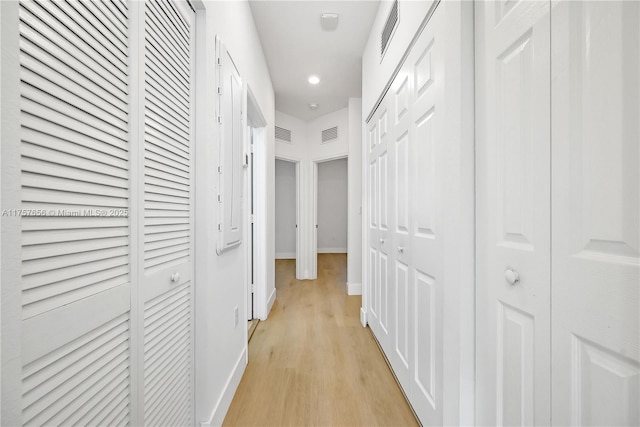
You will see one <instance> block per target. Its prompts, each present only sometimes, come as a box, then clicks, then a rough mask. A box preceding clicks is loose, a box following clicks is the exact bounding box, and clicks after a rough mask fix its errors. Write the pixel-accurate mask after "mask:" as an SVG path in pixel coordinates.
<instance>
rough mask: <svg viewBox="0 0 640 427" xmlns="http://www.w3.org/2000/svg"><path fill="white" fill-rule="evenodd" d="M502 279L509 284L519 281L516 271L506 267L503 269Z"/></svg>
mask: <svg viewBox="0 0 640 427" xmlns="http://www.w3.org/2000/svg"><path fill="white" fill-rule="evenodd" d="M504 279H505V280H506V281H507V282H509V284H510V285H515V284H516V283H518V282H519V281H520V275H519V274H518V272H517V271H515V270H512V269H510V268H507V269H506V270H505V271H504Z"/></svg>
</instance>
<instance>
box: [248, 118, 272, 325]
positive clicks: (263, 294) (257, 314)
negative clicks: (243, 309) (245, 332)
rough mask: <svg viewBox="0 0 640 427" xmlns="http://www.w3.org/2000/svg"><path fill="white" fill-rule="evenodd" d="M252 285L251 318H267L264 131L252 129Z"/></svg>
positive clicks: (265, 148) (265, 153) (265, 154)
mask: <svg viewBox="0 0 640 427" xmlns="http://www.w3.org/2000/svg"><path fill="white" fill-rule="evenodd" d="M253 131H254V133H253V137H254V139H253V218H254V221H253V269H254V270H253V285H254V287H255V293H254V302H255V305H254V307H253V308H254V313H253V316H254V318H258V319H261V320H265V319H266V318H267V314H268V313H269V310H268V302H267V271H268V268H267V265H268V263H269V262H273V260H268V259H267V254H268V251H267V179H266V175H267V158H266V157H267V137H266V136H267V135H266V132H267V128H266V127H261V128H253Z"/></svg>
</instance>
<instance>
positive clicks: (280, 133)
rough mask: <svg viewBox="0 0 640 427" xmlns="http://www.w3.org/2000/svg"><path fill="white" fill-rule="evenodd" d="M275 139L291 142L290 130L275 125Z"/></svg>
mask: <svg viewBox="0 0 640 427" xmlns="http://www.w3.org/2000/svg"><path fill="white" fill-rule="evenodd" d="M276 139H279V140H280V141H284V142H288V143H289V144H291V131H290V130H289V129H285V128H281V127H280V126H276Z"/></svg>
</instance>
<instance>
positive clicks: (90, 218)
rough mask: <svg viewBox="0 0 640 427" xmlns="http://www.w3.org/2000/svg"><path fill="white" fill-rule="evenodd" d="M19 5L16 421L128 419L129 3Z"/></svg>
mask: <svg viewBox="0 0 640 427" xmlns="http://www.w3.org/2000/svg"><path fill="white" fill-rule="evenodd" d="M19 17H20V42H19V46H20V95H21V101H20V109H21V117H20V125H21V162H20V170H21V180H20V185H21V187H22V191H21V200H22V206H21V208H22V209H23V215H25V216H24V217H23V218H22V221H21V223H22V232H21V237H22V238H21V244H22V250H21V257H22V281H21V287H22V319H23V321H22V331H23V333H22V340H23V343H22V349H23V350H22V354H21V360H22V363H23V369H22V388H23V390H22V422H23V424H24V425H88V424H92V423H97V424H100V423H108V424H109V425H116V424H118V423H122V422H124V423H128V421H129V416H130V414H129V411H130V395H129V392H130V389H131V380H130V378H131V373H130V370H129V367H130V353H131V349H130V348H129V343H130V323H129V317H130V313H129V307H130V294H131V289H130V285H129V283H130V281H131V278H130V273H131V271H130V265H129V262H130V260H129V248H130V245H131V238H130V229H129V220H128V218H127V212H128V208H129V205H130V201H129V198H130V194H129V191H130V190H129V189H130V184H129V179H130V178H129V176H130V173H129V168H130V166H129V111H130V110H129V100H128V93H129V88H128V81H129V65H128V64H129V62H130V61H129V58H128V43H129V39H128V28H127V26H128V9H127V8H126V4H124V3H121V2H117V3H114V2H111V1H109V2H108V3H104V4H102V3H101V4H98V3H93V2H81V1H57V2H51V1H29V0H24V1H21V2H20V8H19ZM27 210H31V211H30V212H28V211H27Z"/></svg>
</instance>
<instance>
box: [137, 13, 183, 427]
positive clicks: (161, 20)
mask: <svg viewBox="0 0 640 427" xmlns="http://www.w3.org/2000/svg"><path fill="white" fill-rule="evenodd" d="M144 15H145V16H144V28H145V45H144V55H145V67H144V185H143V189H142V190H143V191H144V194H143V196H142V199H143V203H144V207H143V215H144V217H143V220H142V225H143V228H144V236H143V239H144V241H143V244H142V245H141V247H142V252H143V254H142V260H143V266H144V281H143V282H144V284H143V299H144V321H143V325H144V423H145V425H164V426H166V425H192V424H193V423H192V412H193V398H192V396H193V382H194V380H193V287H192V257H193V253H192V251H193V246H192V235H193V227H192V218H193V215H192V195H193V186H192V162H193V159H192V150H193V60H194V58H193V52H194V49H193V46H194V44H193V13H192V12H191V11H190V10H189V8H188V5H186V4H185V3H184V2H168V1H147V2H145V4H144Z"/></svg>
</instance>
